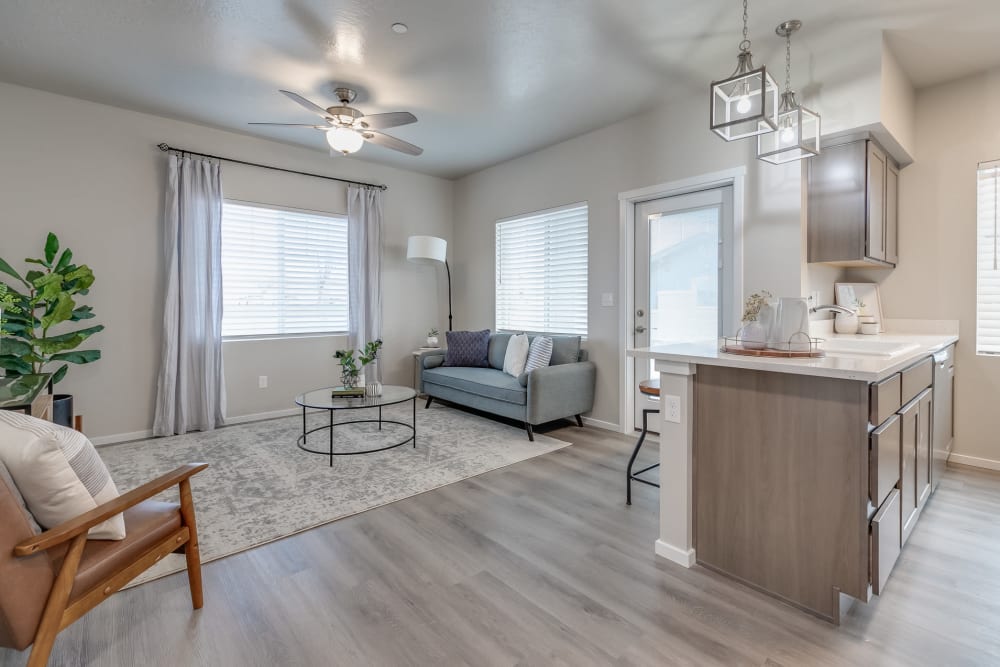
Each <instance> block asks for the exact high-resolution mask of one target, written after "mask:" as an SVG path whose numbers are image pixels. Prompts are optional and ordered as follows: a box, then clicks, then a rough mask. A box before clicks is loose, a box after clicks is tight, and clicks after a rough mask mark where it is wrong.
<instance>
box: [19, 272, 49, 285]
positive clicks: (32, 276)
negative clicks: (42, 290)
mask: <svg viewBox="0 0 1000 667" xmlns="http://www.w3.org/2000/svg"><path fill="white" fill-rule="evenodd" d="M44 275H45V272H44V271H38V270H36V269H32V270H31V271H28V272H27V273H25V274H24V279H25V280H27V281H28V282H29V283H31V284H32V285H34V284H35V281H36V280H38V279H39V278H41V277H42V276H44Z"/></svg>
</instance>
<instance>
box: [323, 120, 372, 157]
mask: <svg viewBox="0 0 1000 667" xmlns="http://www.w3.org/2000/svg"><path fill="white" fill-rule="evenodd" d="M326 143H328V144H330V148H332V149H333V150H335V151H338V152H340V153H343V154H344V155H350V154H351V153H357V152H358V151H359V150H361V147H362V146H363V145H364V143H365V139H364V137H362V136H361V135H360V134H358V133H357V132H355V131H354V130H352V129H351V128H349V127H335V128H333V129H332V130H330V131H329V132H327V133H326Z"/></svg>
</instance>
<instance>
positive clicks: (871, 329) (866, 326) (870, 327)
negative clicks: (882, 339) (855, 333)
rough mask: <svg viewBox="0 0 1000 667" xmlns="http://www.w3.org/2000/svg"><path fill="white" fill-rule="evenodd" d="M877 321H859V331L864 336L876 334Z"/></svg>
mask: <svg viewBox="0 0 1000 667" xmlns="http://www.w3.org/2000/svg"><path fill="white" fill-rule="evenodd" d="M878 328H879V327H878V322H862V323H861V333H863V334H865V335H866V336H874V335H876V334H878Z"/></svg>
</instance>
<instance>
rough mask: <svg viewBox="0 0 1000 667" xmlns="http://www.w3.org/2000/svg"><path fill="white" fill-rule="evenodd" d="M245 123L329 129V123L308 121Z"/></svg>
mask: <svg viewBox="0 0 1000 667" xmlns="http://www.w3.org/2000/svg"><path fill="white" fill-rule="evenodd" d="M247 125H271V126H274V127H311V128H313V129H314V130H329V129H330V127H331V126H330V125H310V124H309V123H247Z"/></svg>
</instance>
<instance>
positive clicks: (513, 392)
mask: <svg viewBox="0 0 1000 667" xmlns="http://www.w3.org/2000/svg"><path fill="white" fill-rule="evenodd" d="M423 381H424V385H425V386H426V385H427V384H438V385H441V386H442V387H450V388H452V389H457V390H459V391H464V392H466V393H468V394H473V395H475V396H483V397H485V398H493V399H496V400H498V401H504V402H506V403H514V404H515V405H527V403H528V391H527V390H526V389H525V388H524V387H522V386H521V384H520V383H519V382H518V381H517V378H515V377H511V376H510V375H507V374H506V373H504V372H503V371H498V370H495V369H493V368H448V367H446V366H441V367H440V368H428V369H425V370H424V373H423Z"/></svg>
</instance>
